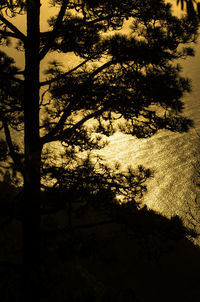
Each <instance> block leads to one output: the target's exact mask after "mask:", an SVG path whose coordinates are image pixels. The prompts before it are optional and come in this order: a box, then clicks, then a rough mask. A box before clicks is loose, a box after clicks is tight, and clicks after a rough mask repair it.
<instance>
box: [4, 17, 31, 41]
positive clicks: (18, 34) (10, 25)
mask: <svg viewBox="0 0 200 302" xmlns="http://www.w3.org/2000/svg"><path fill="white" fill-rule="evenodd" d="M0 20H1V21H2V22H3V23H4V24H5V25H6V26H7V27H8V28H9V29H10V30H12V32H13V33H15V34H16V38H18V39H20V40H22V41H23V42H25V40H26V36H25V35H24V34H23V33H22V32H21V31H20V30H19V29H18V28H17V27H16V26H15V25H14V24H12V23H11V22H10V21H8V20H7V19H6V18H5V17H3V16H2V15H1V14H0Z"/></svg>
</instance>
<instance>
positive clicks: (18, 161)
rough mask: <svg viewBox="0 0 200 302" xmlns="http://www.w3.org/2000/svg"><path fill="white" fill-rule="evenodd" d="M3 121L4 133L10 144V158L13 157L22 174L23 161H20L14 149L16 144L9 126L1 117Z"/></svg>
mask: <svg viewBox="0 0 200 302" xmlns="http://www.w3.org/2000/svg"><path fill="white" fill-rule="evenodd" d="M1 121H2V124H3V128H4V133H5V137H6V142H7V144H8V149H9V153H10V156H11V158H12V160H13V162H14V164H15V166H16V167H18V170H19V171H21V172H22V167H21V161H20V159H19V155H18V154H17V153H16V152H15V148H14V144H13V141H12V138H11V134H10V130H9V127H8V124H7V122H6V120H5V119H4V118H2V117H1Z"/></svg>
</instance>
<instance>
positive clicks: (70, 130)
mask: <svg viewBox="0 0 200 302" xmlns="http://www.w3.org/2000/svg"><path fill="white" fill-rule="evenodd" d="M103 111H105V108H102V109H99V110H97V111H95V112H93V113H90V114H88V115H87V116H85V117H84V118H82V119H81V120H80V121H79V122H77V123H76V124H75V125H74V126H73V127H71V128H68V129H66V130H64V131H63V132H62V133H61V134H58V135H55V136H53V135H52V133H53V131H52V132H51V133H49V134H47V135H45V136H44V137H42V138H41V143H42V144H43V145H44V144H46V143H49V142H53V141H58V140H64V139H65V138H66V137H69V136H71V135H73V133H74V131H75V130H76V129H79V128H80V127H81V126H82V125H83V124H84V123H85V122H87V121H88V120H90V119H91V118H93V117H97V116H99V115H100V114H101V113H102V112H103Z"/></svg>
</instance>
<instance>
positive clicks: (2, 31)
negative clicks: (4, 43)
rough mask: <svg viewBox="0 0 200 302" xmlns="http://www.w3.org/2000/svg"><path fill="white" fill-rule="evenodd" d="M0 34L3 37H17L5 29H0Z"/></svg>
mask: <svg viewBox="0 0 200 302" xmlns="http://www.w3.org/2000/svg"><path fill="white" fill-rule="evenodd" d="M0 34H1V35H2V36H4V37H11V38H15V39H18V36H17V35H16V34H15V33H13V32H11V31H6V30H2V29H0Z"/></svg>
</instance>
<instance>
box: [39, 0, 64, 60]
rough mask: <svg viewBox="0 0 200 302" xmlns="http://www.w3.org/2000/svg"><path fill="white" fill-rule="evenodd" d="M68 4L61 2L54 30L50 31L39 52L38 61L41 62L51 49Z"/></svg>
mask: <svg viewBox="0 0 200 302" xmlns="http://www.w3.org/2000/svg"><path fill="white" fill-rule="evenodd" d="M68 3H69V0H63V2H62V5H61V8H60V11H59V13H58V16H57V19H56V22H55V25H54V28H53V30H52V31H51V33H50V35H49V37H48V39H47V42H46V44H45V46H44V47H43V49H42V50H41V52H40V55H39V58H40V60H42V59H43V58H44V57H45V56H46V54H47V53H48V51H49V49H50V48H51V45H52V42H53V41H54V39H55V37H56V34H57V31H58V29H59V27H60V25H61V24H62V20H63V17H64V15H65V12H66V9H67V6H68Z"/></svg>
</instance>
